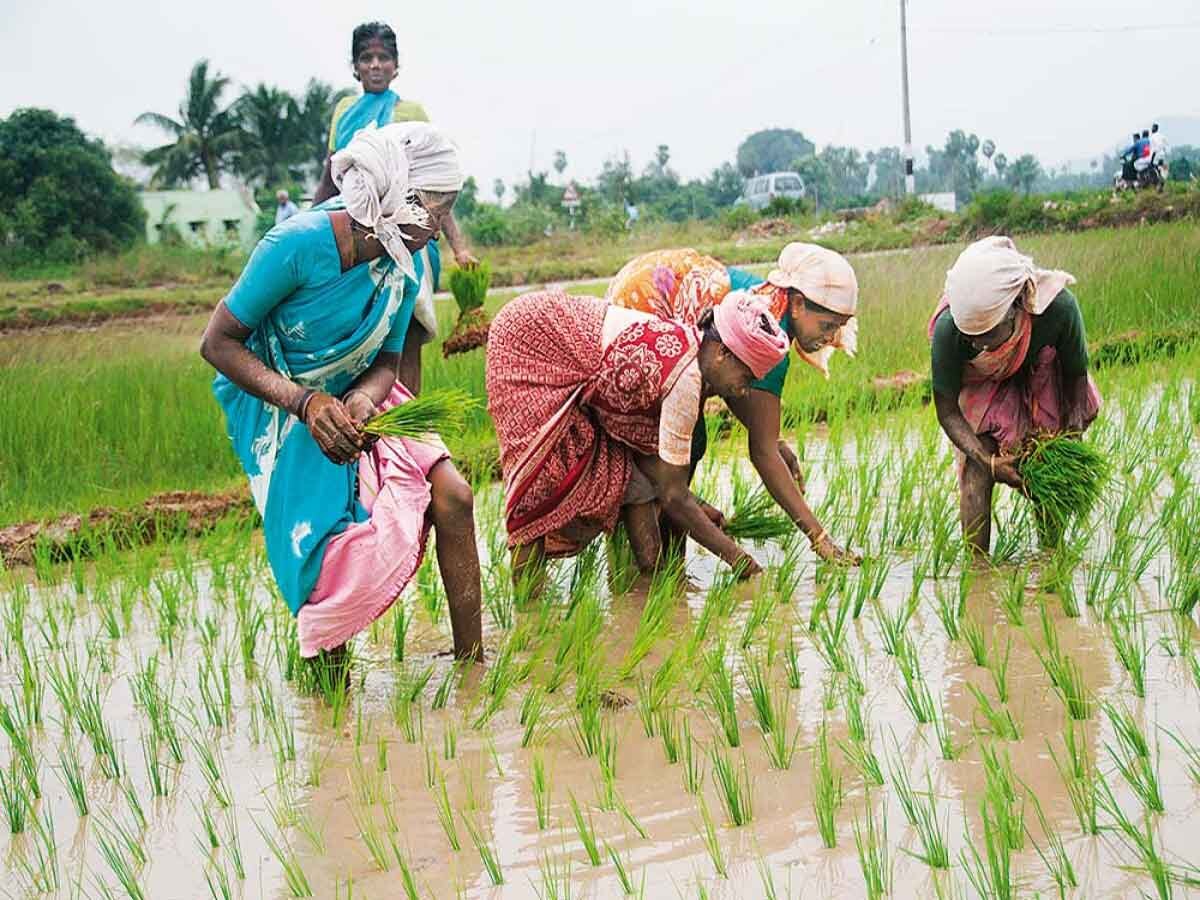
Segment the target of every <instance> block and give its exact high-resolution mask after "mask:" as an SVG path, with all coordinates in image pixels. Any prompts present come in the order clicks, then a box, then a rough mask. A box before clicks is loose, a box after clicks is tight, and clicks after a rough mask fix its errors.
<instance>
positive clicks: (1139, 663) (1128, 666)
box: [1108, 618, 1150, 697]
mask: <svg viewBox="0 0 1200 900" xmlns="http://www.w3.org/2000/svg"><path fill="white" fill-rule="evenodd" d="M1108 625H1109V634H1110V635H1111V636H1112V642H1113V648H1114V649H1115V650H1116V651H1117V659H1118V661H1120V663H1121V667H1122V668H1124V669H1125V671H1126V672H1128V673H1129V680H1130V681H1131V682H1132V684H1133V692H1134V693H1135V694H1137V695H1138V696H1139V697H1145V696H1146V661H1147V659H1148V658H1149V656H1150V642H1149V641H1148V640H1147V638H1146V628H1145V626H1144V625H1142V623H1141V621H1140V620H1138V619H1135V618H1114V619H1111V620H1110V621H1109V623H1108Z"/></svg>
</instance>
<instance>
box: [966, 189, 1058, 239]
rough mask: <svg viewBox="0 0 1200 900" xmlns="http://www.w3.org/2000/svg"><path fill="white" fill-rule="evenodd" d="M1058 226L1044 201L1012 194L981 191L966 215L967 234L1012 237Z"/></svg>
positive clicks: (1039, 198)
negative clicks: (1019, 233)
mask: <svg viewBox="0 0 1200 900" xmlns="http://www.w3.org/2000/svg"><path fill="white" fill-rule="evenodd" d="M1053 224H1054V220H1053V217H1052V216H1051V215H1050V214H1049V213H1048V212H1047V210H1046V209H1045V208H1044V202H1043V198H1041V197H1026V196H1020V195H1017V194H1014V193H1013V192H1012V191H1005V190H996V191H981V192H980V193H978V194H976V195H975V199H974V200H972V201H971V204H970V205H969V206H968V207H967V208H966V210H965V211H964V213H963V218H962V227H963V230H964V232H965V233H966V234H969V235H976V234H1011V233H1015V232H1020V231H1035V230H1038V229H1043V228H1046V227H1048V226H1051V225H1053Z"/></svg>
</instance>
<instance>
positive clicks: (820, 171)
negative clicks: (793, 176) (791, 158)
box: [792, 155, 837, 208]
mask: <svg viewBox="0 0 1200 900" xmlns="http://www.w3.org/2000/svg"><path fill="white" fill-rule="evenodd" d="M792 169H793V170H794V171H796V172H799V173H800V177H801V178H803V179H804V191H805V194H806V195H807V196H808V199H809V200H811V201H812V202H813V203H814V204H815V205H816V206H817V207H818V208H829V207H831V206H833V202H834V197H835V195H836V193H837V192H836V190H835V189H834V182H833V173H832V172H830V171H829V163H827V162H826V161H825V160H823V159H821V157H819V156H812V155H809V156H805V157H804V158H802V159H798V160H796V161H795V162H793V163H792Z"/></svg>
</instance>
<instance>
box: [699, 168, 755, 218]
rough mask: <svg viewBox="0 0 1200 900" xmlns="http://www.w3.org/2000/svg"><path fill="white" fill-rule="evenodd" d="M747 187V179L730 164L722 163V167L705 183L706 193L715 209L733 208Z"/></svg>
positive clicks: (714, 170)
mask: <svg viewBox="0 0 1200 900" xmlns="http://www.w3.org/2000/svg"><path fill="white" fill-rule="evenodd" d="M745 186H746V181H745V179H743V178H742V176H741V173H739V172H738V170H737V169H735V168H734V167H733V166H732V165H731V164H730V163H727V162H726V163H721V165H720V166H719V167H717V168H715V169H713V170H712V173H711V174H710V175H709V176H708V179H707V180H706V181H705V182H704V190H705V193H707V194H708V197H709V199H710V200H711V201H712V204H713V206H714V207H718V208H719V207H722V206H732V205H733V204H734V202H735V201H736V200H737V198H738V197H740V196H742V190H743V189H744V188H745Z"/></svg>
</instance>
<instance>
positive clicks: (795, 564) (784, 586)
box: [771, 529, 804, 603]
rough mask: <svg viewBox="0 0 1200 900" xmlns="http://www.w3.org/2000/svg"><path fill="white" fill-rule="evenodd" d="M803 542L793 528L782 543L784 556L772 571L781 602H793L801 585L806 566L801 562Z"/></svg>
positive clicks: (777, 595)
mask: <svg viewBox="0 0 1200 900" xmlns="http://www.w3.org/2000/svg"><path fill="white" fill-rule="evenodd" d="M801 548H802V542H801V540H800V537H799V532H798V531H796V530H795V529H793V530H792V531H791V532H790V533H789V534H788V536H787V537H785V538H784V540H783V541H782V543H781V544H780V550H782V551H783V557H782V558H781V559H780V560H779V562H778V564H776V566H775V568H774V569H773V571H772V572H771V588H772V590H774V592H775V596H776V597H778V598H779V602H780V603H791V602H792V598H793V597H794V596H795V595H796V591H797V590H798V589H799V587H800V579H801V577H802V574H803V571H804V568H803V564H802V562H801V553H802V549H801Z"/></svg>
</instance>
